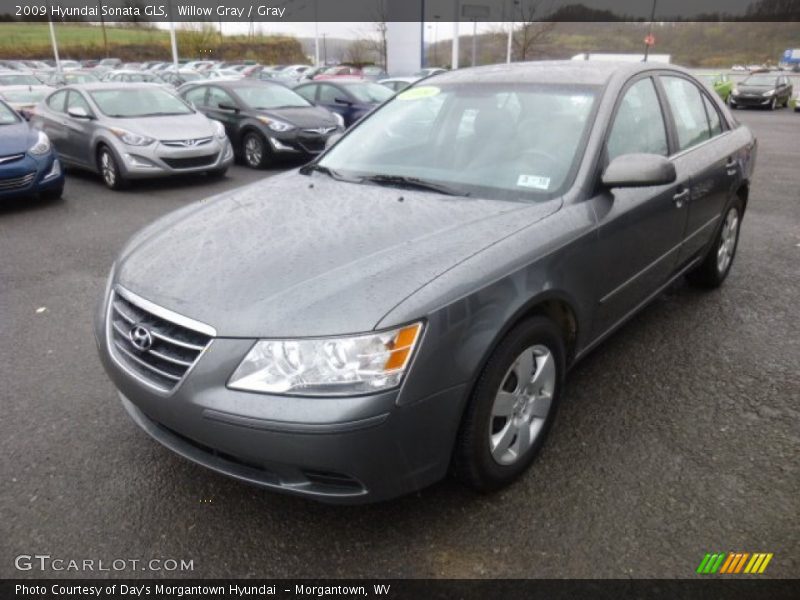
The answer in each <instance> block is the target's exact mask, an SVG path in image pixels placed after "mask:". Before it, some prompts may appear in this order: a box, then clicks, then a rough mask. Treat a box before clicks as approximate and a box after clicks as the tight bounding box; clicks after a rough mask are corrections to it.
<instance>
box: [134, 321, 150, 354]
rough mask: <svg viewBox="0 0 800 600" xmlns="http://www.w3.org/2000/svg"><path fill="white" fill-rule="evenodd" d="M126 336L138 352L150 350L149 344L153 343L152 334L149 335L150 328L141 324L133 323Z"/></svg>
mask: <svg viewBox="0 0 800 600" xmlns="http://www.w3.org/2000/svg"><path fill="white" fill-rule="evenodd" d="M128 337H129V338H130V340H131V344H133V347H134V348H136V349H137V350H138V351H139V352H146V351H147V350H150V346H152V345H153V336H152V335H150V330H149V329H147V327H144V326H143V325H134V326H133V327H131V330H130V331H129V332H128Z"/></svg>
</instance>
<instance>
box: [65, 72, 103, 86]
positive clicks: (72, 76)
mask: <svg viewBox="0 0 800 600" xmlns="http://www.w3.org/2000/svg"><path fill="white" fill-rule="evenodd" d="M64 81H66V82H67V83H69V84H70V85H71V84H74V83H97V82H98V81H100V80H99V79H98V78H97V77H95V76H94V75H92V74H91V73H66V74H65V75H64Z"/></svg>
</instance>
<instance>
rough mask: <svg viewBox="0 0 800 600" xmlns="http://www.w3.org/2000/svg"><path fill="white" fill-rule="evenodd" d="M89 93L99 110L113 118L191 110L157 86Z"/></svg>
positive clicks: (169, 113) (182, 113)
mask: <svg viewBox="0 0 800 600" xmlns="http://www.w3.org/2000/svg"><path fill="white" fill-rule="evenodd" d="M91 95H92V99H93V100H94V101H95V103H96V104H97V107H98V108H99V109H100V112H102V113H103V114H104V115H106V116H109V117H114V118H122V119H128V118H133V117H161V116H167V115H188V114H191V113H192V112H193V111H192V109H191V108H189V106H187V105H186V104H185V103H184V102H183V101H182V100H179V99H178V98H176V97H175V96H173V95H172V94H170V93H169V92H167V91H165V90H162V89H160V88H157V87H154V88H152V89H141V88H140V89H130V88H128V89H125V88H121V89H114V90H95V91H92V92H91Z"/></svg>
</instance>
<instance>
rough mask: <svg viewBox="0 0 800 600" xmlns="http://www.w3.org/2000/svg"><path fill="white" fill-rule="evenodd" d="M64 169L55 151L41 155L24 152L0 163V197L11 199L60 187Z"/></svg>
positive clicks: (62, 183)
mask: <svg viewBox="0 0 800 600" xmlns="http://www.w3.org/2000/svg"><path fill="white" fill-rule="evenodd" d="M63 186H64V169H63V168H62V166H61V163H60V161H59V160H58V158H56V155H55V153H53V152H50V153H48V154H46V155H44V156H42V157H36V158H34V157H32V156H30V155H28V154H26V155H25V156H24V157H22V158H20V159H19V160H15V161H13V162H9V163H4V164H2V165H0V199H4V200H5V199H11V198H19V197H26V196H34V195H36V194H39V193H42V192H47V191H50V190H55V189H59V188H62V187H63Z"/></svg>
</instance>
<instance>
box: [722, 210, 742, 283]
mask: <svg viewBox="0 0 800 600" xmlns="http://www.w3.org/2000/svg"><path fill="white" fill-rule="evenodd" d="M738 236H739V212H738V211H737V210H736V208H735V207H734V208H731V209H730V210H729V211H728V214H727V215H726V216H725V222H724V223H723V224H722V231H721V232H720V236H719V247H718V248H717V271H719V273H720V274H723V273H725V271H727V270H728V267H730V265H731V261H732V260H733V253H734V252H735V251H736V239H737V238H738Z"/></svg>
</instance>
